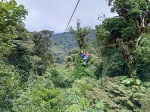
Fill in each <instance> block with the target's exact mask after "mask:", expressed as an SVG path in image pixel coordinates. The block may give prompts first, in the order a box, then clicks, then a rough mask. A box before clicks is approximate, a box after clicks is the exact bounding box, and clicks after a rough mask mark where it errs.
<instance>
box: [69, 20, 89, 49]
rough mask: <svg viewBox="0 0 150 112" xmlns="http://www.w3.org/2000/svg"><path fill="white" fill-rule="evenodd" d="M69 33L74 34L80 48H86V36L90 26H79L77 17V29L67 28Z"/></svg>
mask: <svg viewBox="0 0 150 112" xmlns="http://www.w3.org/2000/svg"><path fill="white" fill-rule="evenodd" d="M69 31H70V33H71V34H72V35H73V36H75V38H76V40H77V43H78V46H79V48H80V49H83V48H86V46H87V36H88V35H89V33H90V31H91V28H90V27H88V26H87V27H84V28H81V26H80V21H79V19H78V20H77V29H76V30H74V29H73V28H72V27H70V28H69Z"/></svg>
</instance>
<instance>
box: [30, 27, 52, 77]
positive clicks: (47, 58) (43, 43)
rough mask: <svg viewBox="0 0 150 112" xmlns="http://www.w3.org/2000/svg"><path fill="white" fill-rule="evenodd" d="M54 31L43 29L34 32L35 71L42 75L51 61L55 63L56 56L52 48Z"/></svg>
mask: <svg viewBox="0 0 150 112" xmlns="http://www.w3.org/2000/svg"><path fill="white" fill-rule="evenodd" d="M52 34H53V31H49V30H42V31H40V32H33V38H32V40H33V42H34V44H35V46H34V51H33V55H35V56H34V58H33V59H34V71H35V74H36V75H42V74H43V73H44V72H45V70H46V67H47V66H48V64H49V63H54V57H53V55H52V52H51V50H50V45H51V44H52V41H51V40H50V38H51V36H52Z"/></svg>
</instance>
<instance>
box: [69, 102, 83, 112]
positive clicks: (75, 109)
mask: <svg viewBox="0 0 150 112" xmlns="http://www.w3.org/2000/svg"><path fill="white" fill-rule="evenodd" d="M80 111H81V109H80V106H79V105H77V104H73V105H71V106H69V107H68V109H67V112H80Z"/></svg>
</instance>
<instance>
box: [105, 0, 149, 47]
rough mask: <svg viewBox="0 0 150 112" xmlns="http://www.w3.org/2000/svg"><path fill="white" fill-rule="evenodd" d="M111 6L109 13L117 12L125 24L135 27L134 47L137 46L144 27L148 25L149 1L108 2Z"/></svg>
mask: <svg viewBox="0 0 150 112" xmlns="http://www.w3.org/2000/svg"><path fill="white" fill-rule="evenodd" d="M108 2H109V5H111V6H112V8H111V11H112V12H117V13H118V15H119V16H122V17H123V18H125V20H126V21H127V22H130V23H133V22H134V24H135V25H136V29H137V31H138V33H139V35H138V38H137V39H136V46H138V45H139V43H140V40H141V39H142V34H143V33H144V30H145V27H146V26H147V25H148V24H149V23H150V1H149V0H108Z"/></svg>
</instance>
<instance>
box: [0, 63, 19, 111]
mask: <svg viewBox="0 0 150 112" xmlns="http://www.w3.org/2000/svg"><path fill="white" fill-rule="evenodd" d="M19 86H20V77H19V74H18V73H17V72H16V71H15V69H14V67H13V66H9V65H6V64H5V65H4V63H3V66H0V111H1V112H6V111H12V107H13V103H12V100H13V99H14V98H15V97H16V96H17V93H18V90H19V89H20V87H19Z"/></svg>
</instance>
